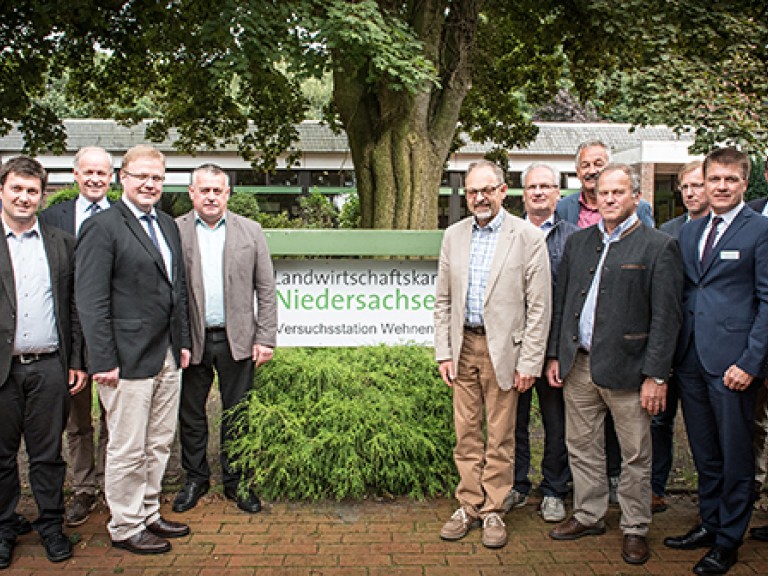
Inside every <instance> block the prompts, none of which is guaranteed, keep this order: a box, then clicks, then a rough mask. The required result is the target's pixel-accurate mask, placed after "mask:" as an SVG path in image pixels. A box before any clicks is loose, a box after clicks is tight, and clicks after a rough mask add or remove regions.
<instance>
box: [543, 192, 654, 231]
mask: <svg viewBox="0 0 768 576" xmlns="http://www.w3.org/2000/svg"><path fill="white" fill-rule="evenodd" d="M579 196H581V192H578V193H576V194H570V195H569V196H564V197H563V198H560V200H558V202H557V206H556V207H555V214H557V216H558V217H559V218H562V219H563V220H567V221H568V222H570V223H571V224H578V223H579ZM637 217H638V218H640V222H642V223H643V224H645V225H646V226H649V227H651V228H653V227H654V226H656V223H655V222H654V220H653V210H651V205H650V204H649V203H648V202H647V201H645V200H643V199H642V198H641V199H640V204H638V206H637Z"/></svg>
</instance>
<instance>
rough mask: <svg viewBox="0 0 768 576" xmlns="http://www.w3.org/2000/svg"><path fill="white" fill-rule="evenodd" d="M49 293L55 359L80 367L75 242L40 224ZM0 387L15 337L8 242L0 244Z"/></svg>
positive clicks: (12, 285) (58, 231)
mask: <svg viewBox="0 0 768 576" xmlns="http://www.w3.org/2000/svg"><path fill="white" fill-rule="evenodd" d="M40 233H41V236H42V238H43V245H44V247H45V253H46V257H47V260H48V269H49V271H50V275H51V291H52V293H53V314H54V316H55V318H56V329H57V332H58V336H59V352H60V354H59V357H60V358H61V362H62V364H63V366H64V371H65V372H66V371H67V369H68V368H73V369H76V370H79V369H81V368H82V367H83V358H82V351H83V346H82V343H83V337H82V332H81V330H80V322H79V320H78V316H77V310H76V309H75V301H74V296H73V294H74V290H73V289H74V264H75V254H74V253H75V239H74V238H73V237H72V236H70V235H69V234H66V233H65V232H62V231H61V230H58V229H56V228H53V227H49V226H46V225H45V224H42V223H41V224H40ZM17 265H18V262H17ZM0 284H2V286H0V386H2V385H3V384H4V383H5V381H6V380H7V379H8V374H9V373H10V369H11V356H12V355H13V346H14V341H15V338H16V284H15V280H14V276H13V266H12V264H11V255H10V252H9V250H8V240H7V239H6V238H5V237H3V240H2V241H0Z"/></svg>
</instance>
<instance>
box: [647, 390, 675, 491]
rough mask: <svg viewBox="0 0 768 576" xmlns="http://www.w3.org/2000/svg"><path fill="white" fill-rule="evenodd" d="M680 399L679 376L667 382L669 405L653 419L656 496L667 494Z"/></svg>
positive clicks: (652, 477) (653, 479)
mask: <svg viewBox="0 0 768 576" xmlns="http://www.w3.org/2000/svg"><path fill="white" fill-rule="evenodd" d="M679 399H680V385H679V383H678V381H677V376H672V378H670V379H669V383H668V384H667V407H666V409H665V410H664V411H663V412H659V413H658V414H657V415H656V416H654V417H653V420H651V441H652V443H653V469H652V471H651V489H652V490H653V493H654V494H655V495H656V496H666V494H667V480H668V479H669V472H670V470H672V460H673V457H674V454H673V452H672V444H673V441H674V439H675V416H677V405H678V400H679Z"/></svg>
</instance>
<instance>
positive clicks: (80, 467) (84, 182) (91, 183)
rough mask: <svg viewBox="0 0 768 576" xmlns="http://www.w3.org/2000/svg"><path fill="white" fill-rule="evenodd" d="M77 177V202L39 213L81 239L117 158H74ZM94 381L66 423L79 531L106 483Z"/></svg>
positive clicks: (94, 149) (73, 517) (93, 153)
mask: <svg viewBox="0 0 768 576" xmlns="http://www.w3.org/2000/svg"><path fill="white" fill-rule="evenodd" d="M73 172H74V177H75V182H77V187H78V189H79V192H80V193H79V194H78V196H77V198H74V199H72V200H66V201H65V202H59V203H58V204H54V205H53V206H50V207H48V208H46V209H45V210H43V211H42V212H41V213H40V221H41V222H43V223H45V224H50V225H51V226H55V227H56V228H59V229H61V230H64V231H65V232H68V233H69V234H71V235H72V236H77V234H78V232H79V231H80V226H82V224H83V222H85V221H86V220H87V219H88V218H89V217H91V216H93V215H94V214H96V213H97V212H100V211H102V210H106V209H107V208H109V200H107V190H109V184H110V182H111V181H112V156H111V155H110V154H109V153H108V152H107V151H106V150H104V149H103V148H99V147H98V146H87V147H85V148H81V149H80V150H78V152H77V154H75V164H74V170H73ZM91 386H92V381H91V379H90V378H88V380H87V382H86V385H85V388H84V389H83V392H82V394H77V395H75V396H73V398H72V404H71V408H70V411H69V421H68V422H67V444H68V448H69V465H70V468H71V469H72V490H73V492H74V493H75V495H74V497H73V498H72V500H70V502H69V505H68V506H67V514H66V516H65V517H64V522H65V524H66V525H67V526H70V527H72V526H80V525H81V524H83V523H84V522H85V521H86V520H88V517H89V516H90V514H91V511H92V510H93V509H94V507H95V506H96V491H97V489H98V487H99V481H101V482H102V483H103V480H104V478H103V476H104V452H105V449H106V445H107V426H106V422H105V420H104V410H100V413H101V417H100V420H99V423H100V427H99V446H98V455H97V454H96V450H95V446H94V442H93V440H94V438H93V436H94V434H93V417H92V403H93V402H92V398H93V394H92V391H91Z"/></svg>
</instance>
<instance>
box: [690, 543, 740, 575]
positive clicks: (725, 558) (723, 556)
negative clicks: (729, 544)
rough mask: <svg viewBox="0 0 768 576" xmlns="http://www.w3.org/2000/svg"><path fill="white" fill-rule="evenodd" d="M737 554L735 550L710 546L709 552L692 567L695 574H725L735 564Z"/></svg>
mask: <svg viewBox="0 0 768 576" xmlns="http://www.w3.org/2000/svg"><path fill="white" fill-rule="evenodd" d="M738 559H739V553H738V551H737V550H736V548H726V547H725V546H712V548H710V550H709V552H707V553H706V554H705V555H704V557H703V558H702V559H701V560H699V561H698V562H697V563H696V566H694V567H693V571H694V573H695V574H725V573H726V572H728V570H730V569H731V566H733V565H734V564H736V560H738Z"/></svg>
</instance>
